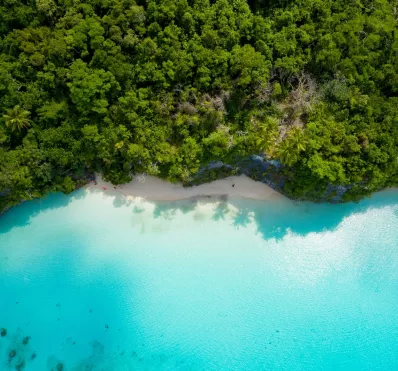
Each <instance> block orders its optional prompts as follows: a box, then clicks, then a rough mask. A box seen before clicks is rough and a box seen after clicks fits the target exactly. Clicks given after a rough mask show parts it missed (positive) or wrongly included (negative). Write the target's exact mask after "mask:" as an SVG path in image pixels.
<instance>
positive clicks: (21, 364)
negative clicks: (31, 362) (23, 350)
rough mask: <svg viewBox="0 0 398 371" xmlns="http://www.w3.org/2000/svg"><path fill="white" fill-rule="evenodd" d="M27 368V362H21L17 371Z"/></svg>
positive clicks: (16, 366) (17, 366) (16, 367)
mask: <svg viewBox="0 0 398 371" xmlns="http://www.w3.org/2000/svg"><path fill="white" fill-rule="evenodd" d="M24 368H25V361H21V362H19V363H18V364H17V365H15V369H16V370H17V371H21V370H23V369H24Z"/></svg>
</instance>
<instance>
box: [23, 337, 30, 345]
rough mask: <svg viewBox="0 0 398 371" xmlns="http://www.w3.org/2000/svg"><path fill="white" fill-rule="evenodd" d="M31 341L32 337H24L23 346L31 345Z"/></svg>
mask: <svg viewBox="0 0 398 371" xmlns="http://www.w3.org/2000/svg"><path fill="white" fill-rule="evenodd" d="M29 340H30V336H26V337H24V338H23V340H22V344H23V345H27V344H28V343H29Z"/></svg>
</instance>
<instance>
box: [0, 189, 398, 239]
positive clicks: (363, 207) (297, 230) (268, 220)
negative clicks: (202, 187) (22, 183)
mask: <svg viewBox="0 0 398 371" xmlns="http://www.w3.org/2000/svg"><path fill="white" fill-rule="evenodd" d="M85 195H86V193H85V191H84V190H83V189H81V190H78V191H76V192H74V193H73V194H72V195H64V194H61V193H56V194H51V195H49V196H47V197H45V198H43V199H40V200H34V201H30V202H25V203H23V204H21V205H18V206H16V207H14V208H13V209H12V210H10V211H9V212H7V213H6V214H5V215H3V216H2V217H0V234H1V233H6V232H8V231H10V230H11V229H12V228H14V227H23V226H26V225H28V224H29V223H30V221H31V220H32V218H34V217H35V216H37V215H39V214H40V213H42V212H44V211H46V210H51V209H58V208H63V207H66V206H68V204H69V203H70V202H71V201H73V200H76V199H81V198H84V197H85ZM205 202H217V205H216V206H215V207H214V209H213V214H212V216H211V217H212V219H213V220H214V221H220V220H230V219H232V225H233V226H234V227H235V228H245V227H247V226H248V225H249V224H250V223H251V222H252V221H254V222H255V224H256V227H257V231H258V233H260V234H261V235H262V236H263V238H264V239H270V238H276V239H281V238H283V237H284V236H285V235H286V234H287V233H288V232H289V231H291V232H292V233H294V234H298V235H301V236H305V235H307V234H308V233H311V232H324V231H333V230H334V229H336V228H337V227H338V226H339V224H340V223H341V222H342V221H343V220H344V219H345V218H347V217H349V216H350V215H353V214H356V213H364V212H366V211H368V210H370V209H378V208H382V207H385V206H393V207H394V206H398V190H395V189H394V190H387V191H382V192H379V193H376V194H374V195H373V196H372V197H371V198H367V199H364V200H362V201H361V202H359V203H346V204H328V203H319V204H314V203H311V202H294V201H291V200H288V199H285V198H283V199H278V200H272V201H256V200H248V199H236V198H230V199H227V197H226V196H221V197H218V198H216V197H212V198H210V197H206V196H205V197H198V198H192V199H188V200H182V201H172V202H171V201H157V202H151V203H152V204H153V205H154V211H153V216H154V218H164V219H167V220H172V219H173V218H175V216H176V215H177V212H179V213H183V214H187V213H190V212H192V211H194V210H195V208H196V207H197V206H198V204H199V203H205ZM133 205H134V208H133V212H134V213H136V214H137V213H141V212H143V210H144V209H143V208H142V207H140V206H139V205H137V204H135V203H134V202H133V201H132V200H131V199H127V198H126V197H124V196H123V195H121V194H116V195H114V201H113V206H114V207H126V206H128V207H129V206H133ZM229 205H232V206H233V207H235V208H236V210H237V211H236V212H234V213H231V212H230V209H229ZM395 213H396V214H398V211H396V212H395Z"/></svg>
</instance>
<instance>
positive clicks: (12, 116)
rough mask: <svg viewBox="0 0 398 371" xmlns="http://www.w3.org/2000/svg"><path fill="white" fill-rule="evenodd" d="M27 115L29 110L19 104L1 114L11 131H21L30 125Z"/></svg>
mask: <svg viewBox="0 0 398 371" xmlns="http://www.w3.org/2000/svg"><path fill="white" fill-rule="evenodd" d="M29 115H30V112H29V111H27V110H24V109H23V108H21V107H20V106H19V105H16V106H15V107H14V108H12V109H9V110H8V111H7V113H6V114H4V115H3V120H4V122H5V124H6V126H7V127H8V128H9V129H10V130H11V131H17V130H18V131H22V130H23V129H26V128H28V127H29V126H30V120H29Z"/></svg>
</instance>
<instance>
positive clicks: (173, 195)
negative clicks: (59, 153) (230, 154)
mask: <svg viewBox="0 0 398 371" xmlns="http://www.w3.org/2000/svg"><path fill="white" fill-rule="evenodd" d="M96 181H97V184H94V183H90V184H89V185H88V186H87V188H88V189H89V190H101V191H103V192H104V193H106V194H110V195H112V194H122V195H123V196H125V197H126V198H143V199H146V200H152V201H177V200H184V199H190V198H201V197H222V196H224V197H225V196H227V197H238V198H248V199H252V200H276V199H285V196H283V195H282V194H280V193H279V192H277V191H275V190H273V189H272V188H271V187H269V186H267V185H266V184H263V183H261V182H256V181H254V180H252V179H250V178H248V177H247V176H245V175H240V176H231V177H228V178H225V179H220V180H216V181H214V182H211V183H206V184H201V185H199V186H194V187H189V188H184V187H183V186H182V185H181V184H173V183H170V182H167V181H165V180H163V179H159V178H156V177H153V176H145V177H143V176H136V177H134V179H133V180H132V181H131V182H130V183H127V184H122V185H119V186H116V188H115V186H114V185H113V184H111V183H108V182H105V181H104V180H103V179H102V178H101V176H100V175H97V179H96Z"/></svg>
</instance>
